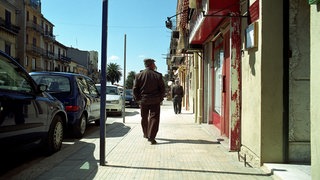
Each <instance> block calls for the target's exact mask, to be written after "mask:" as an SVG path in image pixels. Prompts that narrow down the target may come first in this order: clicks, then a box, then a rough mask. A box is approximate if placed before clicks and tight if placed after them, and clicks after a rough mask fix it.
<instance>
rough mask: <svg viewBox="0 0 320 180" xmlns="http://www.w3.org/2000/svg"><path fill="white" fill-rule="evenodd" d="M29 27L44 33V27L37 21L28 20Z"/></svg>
mask: <svg viewBox="0 0 320 180" xmlns="http://www.w3.org/2000/svg"><path fill="white" fill-rule="evenodd" d="M27 28H31V29H33V30H34V31H37V32H39V33H41V34H44V30H43V27H42V26H40V25H39V24H36V23H34V22H32V21H28V22H27Z"/></svg>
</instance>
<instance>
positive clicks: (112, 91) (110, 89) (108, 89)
mask: <svg viewBox="0 0 320 180" xmlns="http://www.w3.org/2000/svg"><path fill="white" fill-rule="evenodd" d="M96 87H97V89H98V91H99V93H101V86H100V85H97V86H96ZM106 94H110V95H119V90H118V88H117V87H115V86H107V87H106Z"/></svg>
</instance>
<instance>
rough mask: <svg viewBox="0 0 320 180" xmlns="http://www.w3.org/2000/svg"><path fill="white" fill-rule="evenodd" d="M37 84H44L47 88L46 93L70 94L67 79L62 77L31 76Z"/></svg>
mask: <svg viewBox="0 0 320 180" xmlns="http://www.w3.org/2000/svg"><path fill="white" fill-rule="evenodd" d="M32 78H33V79H34V80H35V81H36V83H37V84H45V85H47V86H48V89H47V91H48V92H70V90H71V87H70V81H69V78H67V77H64V76H53V75H44V74H41V75H32Z"/></svg>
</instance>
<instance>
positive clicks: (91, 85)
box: [87, 80, 99, 96]
mask: <svg viewBox="0 0 320 180" xmlns="http://www.w3.org/2000/svg"><path fill="white" fill-rule="evenodd" d="M87 82H88V86H89V92H90V94H91V95H94V96H97V95H98V94H99V93H98V90H97V88H96V86H95V84H94V82H93V81H91V80H88V81H87Z"/></svg>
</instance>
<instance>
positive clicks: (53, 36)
mask: <svg viewBox="0 0 320 180" xmlns="http://www.w3.org/2000/svg"><path fill="white" fill-rule="evenodd" d="M43 36H44V37H46V38H49V39H51V40H55V39H56V36H55V35H53V34H52V32H50V31H44V34H43Z"/></svg>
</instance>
